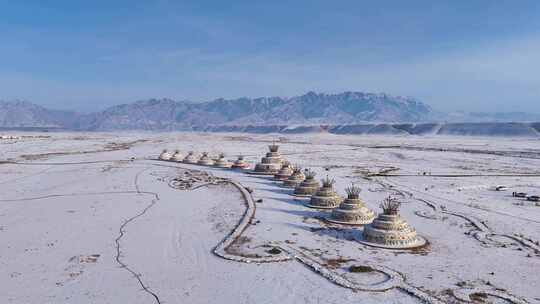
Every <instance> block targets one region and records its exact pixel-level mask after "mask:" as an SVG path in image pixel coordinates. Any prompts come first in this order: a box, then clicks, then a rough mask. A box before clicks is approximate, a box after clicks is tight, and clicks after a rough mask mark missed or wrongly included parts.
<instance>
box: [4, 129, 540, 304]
mask: <svg viewBox="0 0 540 304" xmlns="http://www.w3.org/2000/svg"><path fill="white" fill-rule="evenodd" d="M40 135H41V133H38V132H35V133H31V132H14V131H13V132H11V133H10V132H8V133H6V134H5V136H8V137H9V138H10V139H13V140H9V141H1V142H0V187H1V189H2V191H1V192H0V240H1V247H0V283H1V284H0V303H186V302H187V303H216V302H218V301H219V302H221V303H233V302H234V303H464V302H475V301H476V302H478V303H482V302H481V301H484V302H486V303H489V302H493V303H537V302H540V280H539V279H538V273H539V271H540V246H539V241H540V234H539V233H538V232H539V231H540V205H539V204H538V203H537V202H535V201H532V200H527V197H516V196H515V195H513V193H514V192H515V193H525V194H526V195H527V196H534V195H540V142H539V141H538V140H537V139H527V138H493V137H491V138H481V137H452V136H436V137H429V136H425V137H422V136H358V135H355V136H353V135H334V134H325V133H318V134H296V135H295V134H289V135H284V134H246V133H189V132H185V133H184V132H173V133H148V132H125V133H83V132H73V133H60V132H58V133H56V132H51V133H47V136H40ZM274 142H275V143H276V144H278V145H279V146H280V148H279V152H280V154H281V157H282V158H283V159H284V160H286V161H289V162H290V163H291V164H294V165H297V166H301V167H302V168H304V169H309V170H312V171H313V172H315V173H316V179H317V181H320V179H321V178H325V177H326V176H328V177H329V178H331V179H333V180H335V183H333V184H332V186H333V190H334V191H336V193H337V194H339V195H340V196H342V197H346V192H345V189H346V188H347V187H350V186H351V184H354V185H356V186H357V187H359V188H361V192H360V198H361V200H362V202H363V203H364V204H365V207H366V208H369V209H370V210H373V211H375V212H376V213H377V214H380V213H381V212H382V210H381V208H380V204H381V203H382V202H384V200H385V199H386V198H388V197H389V196H391V197H393V198H395V199H397V200H399V202H400V208H399V213H400V216H401V217H403V219H405V220H406V221H407V223H408V224H409V225H410V226H411V227H414V229H415V230H416V232H417V234H418V235H419V236H420V237H421V238H422V239H425V240H426V242H427V243H426V245H424V246H422V247H419V248H413V249H398V250H396V249H388V248H380V247H376V246H370V245H368V244H366V243H365V242H363V236H362V234H363V230H364V227H363V226H362V225H342V224H339V223H332V222H330V221H327V220H326V219H327V218H328V217H329V216H330V214H331V213H332V210H331V209H316V208H309V207H308V206H306V205H307V204H309V202H310V200H309V198H302V197H295V196H294V195H293V194H294V189H293V188H287V187H284V186H283V182H282V181H277V180H276V179H274V176H273V175H259V174H248V172H249V170H246V169H231V168H228V166H226V167H225V168H220V167H219V166H200V165H197V164H187V163H184V162H178V161H171V160H169V161H164V160H159V159H158V158H159V156H160V154H161V153H162V151H163V150H165V149H166V150H167V151H170V152H175V151H176V150H178V151H179V153H181V155H182V156H186V155H188V153H189V152H190V151H193V152H194V154H195V155H197V156H198V157H200V156H201V155H202V153H203V152H207V153H208V158H209V159H211V160H217V159H219V158H220V154H221V153H223V155H225V157H224V158H225V159H226V161H228V162H229V163H231V164H232V163H234V162H235V161H236V160H237V159H238V157H239V156H243V160H244V161H245V162H246V163H249V164H250V165H251V168H254V167H255V165H256V164H257V163H259V162H261V158H262V157H264V156H265V155H266V153H268V146H269V145H272V143H274ZM178 159H180V158H178ZM222 161H223V162H225V160H222ZM312 207H313V206H312Z"/></svg>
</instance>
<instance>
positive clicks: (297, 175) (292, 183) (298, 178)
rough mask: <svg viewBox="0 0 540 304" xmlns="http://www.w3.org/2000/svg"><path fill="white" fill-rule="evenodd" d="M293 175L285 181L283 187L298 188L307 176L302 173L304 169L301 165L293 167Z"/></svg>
mask: <svg viewBox="0 0 540 304" xmlns="http://www.w3.org/2000/svg"><path fill="white" fill-rule="evenodd" d="M292 170H293V173H292V174H291V176H289V177H288V178H287V179H286V180H284V181H283V187H287V188H296V186H298V185H300V183H301V182H303V181H304V179H306V176H305V175H304V173H303V172H302V167H301V166H299V165H295V166H293V169H292Z"/></svg>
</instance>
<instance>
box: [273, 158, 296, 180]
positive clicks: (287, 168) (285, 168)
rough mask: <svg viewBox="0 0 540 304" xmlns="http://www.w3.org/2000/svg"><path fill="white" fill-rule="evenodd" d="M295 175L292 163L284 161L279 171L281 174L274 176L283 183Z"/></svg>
mask: <svg viewBox="0 0 540 304" xmlns="http://www.w3.org/2000/svg"><path fill="white" fill-rule="evenodd" d="M292 174H293V168H292V166H291V163H289V162H288V161H284V162H283V163H282V164H281V169H279V172H278V173H276V175H274V179H275V180H279V181H283V180H286V179H287V178H289V176H291V175H292Z"/></svg>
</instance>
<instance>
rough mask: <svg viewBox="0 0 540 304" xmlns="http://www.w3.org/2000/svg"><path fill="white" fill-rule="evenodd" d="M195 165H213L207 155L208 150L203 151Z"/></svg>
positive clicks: (212, 161)
mask: <svg viewBox="0 0 540 304" xmlns="http://www.w3.org/2000/svg"><path fill="white" fill-rule="evenodd" d="M197 165H201V166H212V165H214V160H213V159H211V158H210V157H209V156H208V152H203V154H202V156H201V158H199V160H198V161H197Z"/></svg>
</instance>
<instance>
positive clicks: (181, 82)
mask: <svg viewBox="0 0 540 304" xmlns="http://www.w3.org/2000/svg"><path fill="white" fill-rule="evenodd" d="M0 17H1V19H0V32H1V33H2V43H1V44H0V100H2V99H4V100H11V99H19V100H27V101H29V102H32V103H36V104H39V105H42V106H45V107H49V108H55V109H70V110H78V111H83V112H89V111H96V110H100V109H103V108H105V107H108V106H112V105H116V104H122V103H130V102H133V101H136V100H142V99H148V98H162V97H167V98H171V99H175V100H190V101H208V100H213V99H216V98H220V97H223V98H239V97H242V96H247V97H261V96H281V97H289V96H297V95H302V94H304V93H306V92H308V91H315V92H320V93H338V92H343V91H362V92H372V93H387V94H389V95H395V96H411V97H414V98H416V99H418V100H419V101H422V102H424V103H426V104H428V105H430V106H431V107H433V108H434V109H436V110H439V111H446V112H448V111H468V112H536V113H540V102H539V99H540V98H539V96H540V80H539V79H538V77H537V76H536V73H537V70H538V68H539V67H540V38H538V37H540V36H539V35H538V32H539V31H540V3H538V2H535V1H522V2H519V3H516V2H512V1H504V2H503V1H499V2H497V3H493V2H488V1H476V2H470V1H452V2H450V3H436V4H435V3H433V2H431V1H411V2H407V3H391V2H379V3H377V4H373V3H362V2H359V1H342V2H339V3H329V2H326V1H297V2H295V3H293V4H289V3H285V2H275V1H274V2H271V3H270V2H260V3H259V2H254V1H235V2H228V3H214V2H212V1H197V2H196V3H189V2H185V1H175V2H173V1H152V2H147V1H145V2H142V1H140V2H139V1H129V2H127V1H115V2H114V3H112V4H111V3H109V2H107V1H93V2H91V3H74V2H71V1H56V2H55V3H54V4H43V3H41V2H39V1H25V2H24V3H22V2H17V3H15V2H13V1H11V2H10V1H5V0H0Z"/></svg>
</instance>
